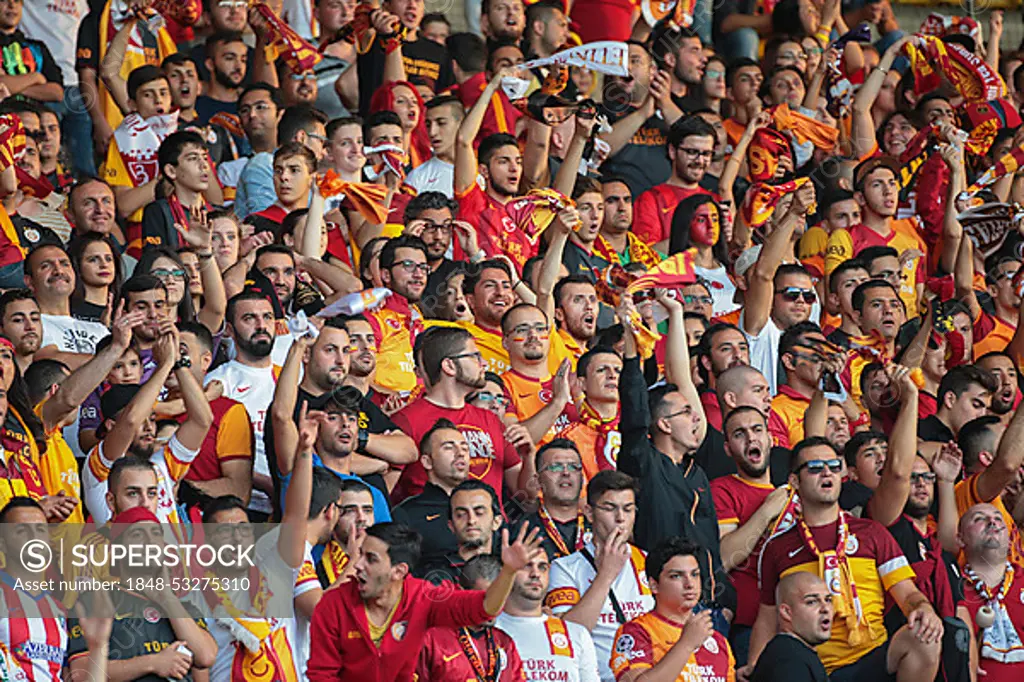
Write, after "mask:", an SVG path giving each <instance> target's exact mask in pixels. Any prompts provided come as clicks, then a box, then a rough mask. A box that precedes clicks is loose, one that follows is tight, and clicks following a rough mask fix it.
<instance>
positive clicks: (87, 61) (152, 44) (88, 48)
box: [75, 3, 201, 73]
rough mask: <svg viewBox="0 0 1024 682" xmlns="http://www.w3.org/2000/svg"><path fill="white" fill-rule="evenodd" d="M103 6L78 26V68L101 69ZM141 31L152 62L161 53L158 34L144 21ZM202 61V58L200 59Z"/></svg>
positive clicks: (95, 8)
mask: <svg viewBox="0 0 1024 682" xmlns="http://www.w3.org/2000/svg"><path fill="white" fill-rule="evenodd" d="M98 4H99V3H98ZM101 10H102V6H100V7H94V8H93V11H91V12H89V13H88V14H86V15H85V19H82V24H81V26H79V27H78V48H77V53H76V57H75V68H76V69H78V70H82V69H92V70H93V71H96V72H97V73H98V72H99V70H100V11H101ZM138 27H139V33H140V35H141V36H142V49H143V50H145V53H146V54H147V55H152V56H153V59H152V62H151V63H153V62H155V61H156V55H158V54H159V53H160V51H159V44H158V43H157V39H156V35H154V34H153V33H152V32H151V31H150V30H149V29H148V28H147V27H146V25H145V24H144V23H143V22H139V24H138ZM113 38H114V33H111V34H110V35H109V36H104V37H103V44H104V45H106V44H109V43H110V41H111V40H113ZM200 63H201V60H200Z"/></svg>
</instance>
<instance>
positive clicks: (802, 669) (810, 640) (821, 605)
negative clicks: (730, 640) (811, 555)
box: [750, 571, 834, 682]
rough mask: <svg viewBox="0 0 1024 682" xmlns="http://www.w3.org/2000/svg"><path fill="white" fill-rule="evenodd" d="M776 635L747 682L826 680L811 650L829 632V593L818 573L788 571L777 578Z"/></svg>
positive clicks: (823, 671)
mask: <svg viewBox="0 0 1024 682" xmlns="http://www.w3.org/2000/svg"><path fill="white" fill-rule="evenodd" d="M775 602H776V603H777V604H778V605H779V608H778V618H779V634H777V635H775V637H774V638H773V639H772V641H770V642H768V646H767V647H765V649H764V651H763V652H762V653H761V657H760V658H758V659H757V665H756V666H755V667H754V672H753V674H752V675H751V677H750V682H828V674H827V673H826V672H825V666H824V665H822V664H821V659H819V658H818V654H817V653H816V652H815V651H814V648H815V647H816V646H818V645H819V644H824V643H825V642H827V641H828V640H829V637H831V635H832V616H833V613H834V612H833V608H832V595H831V594H829V592H828V588H827V587H825V583H824V582H823V581H822V580H821V578H819V577H818V576H816V575H814V574H813V573H807V572H806V571H798V572H796V573H790V574H789V575H787V576H786V577H785V578H783V579H782V580H780V581H779V585H778V587H777V588H776V595H775Z"/></svg>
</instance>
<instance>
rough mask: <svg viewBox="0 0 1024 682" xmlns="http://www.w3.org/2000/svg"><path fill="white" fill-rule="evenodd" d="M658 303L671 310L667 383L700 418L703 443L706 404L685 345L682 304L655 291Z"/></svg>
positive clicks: (663, 290)
mask: <svg viewBox="0 0 1024 682" xmlns="http://www.w3.org/2000/svg"><path fill="white" fill-rule="evenodd" d="M654 296H655V302H656V303H660V304H661V305H662V306H664V308H665V309H666V310H668V336H667V337H666V339H667V340H666V347H665V379H666V380H667V381H668V382H669V383H670V384H675V385H676V386H677V387H678V388H679V392H680V393H682V394H683V397H684V398H686V402H687V403H689V405H690V406H691V407H692V408H693V410H694V411H695V412H696V413H697V414H699V415H700V417H701V419H700V427H698V438H697V439H698V440H699V441H701V442H703V441H704V436H706V435H707V432H708V420H707V418H706V416H705V415H704V404H703V403H701V401H700V394H699V393H697V387H696V386H695V385H694V384H693V376H692V375H691V374H690V349H689V348H688V347H687V343H686V329H685V325H684V323H683V304H682V302H681V301H680V300H679V299H678V298H675V297H672V296H669V294H668V291H667V290H666V289H655V290H654Z"/></svg>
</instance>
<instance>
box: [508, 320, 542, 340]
mask: <svg viewBox="0 0 1024 682" xmlns="http://www.w3.org/2000/svg"><path fill="white" fill-rule="evenodd" d="M511 331H512V336H513V338H514V337H522V338H524V339H526V338H529V337H530V334H533V335H535V336H537V337H542V336H546V335H547V333H548V331H549V327H548V324H547V322H536V323H534V324H529V323H526V322H524V323H523V324H517V325H516V326H514V327H512V330H511Z"/></svg>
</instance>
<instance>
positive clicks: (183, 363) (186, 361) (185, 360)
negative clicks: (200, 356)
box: [171, 355, 192, 372]
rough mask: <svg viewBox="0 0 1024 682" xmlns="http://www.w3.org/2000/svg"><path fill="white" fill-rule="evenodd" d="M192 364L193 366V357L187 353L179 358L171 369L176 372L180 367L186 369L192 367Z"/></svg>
mask: <svg viewBox="0 0 1024 682" xmlns="http://www.w3.org/2000/svg"><path fill="white" fill-rule="evenodd" d="M191 366H192V359H191V358H190V357H189V356H187V355H183V356H181V357H180V358H178V361H177V362H176V363H174V365H173V366H172V367H171V369H172V370H174V371H175V372H177V371H178V370H179V369H186V368H188V367H191Z"/></svg>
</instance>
